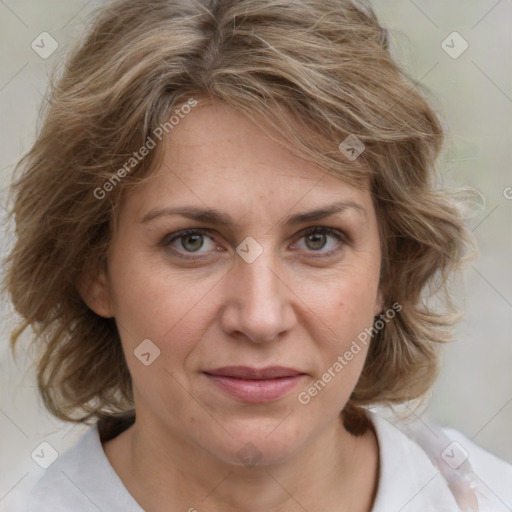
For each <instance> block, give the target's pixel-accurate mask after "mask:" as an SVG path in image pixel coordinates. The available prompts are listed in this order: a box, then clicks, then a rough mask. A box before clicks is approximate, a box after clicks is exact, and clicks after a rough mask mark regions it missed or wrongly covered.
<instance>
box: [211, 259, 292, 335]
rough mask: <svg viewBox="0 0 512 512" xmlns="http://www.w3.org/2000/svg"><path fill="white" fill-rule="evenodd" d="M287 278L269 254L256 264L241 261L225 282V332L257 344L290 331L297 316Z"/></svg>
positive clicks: (223, 319)
mask: <svg viewBox="0 0 512 512" xmlns="http://www.w3.org/2000/svg"><path fill="white" fill-rule="evenodd" d="M285 277H286V276H285V275H284V273H283V272H282V270H281V271H280V270H279V267H278V266H277V265H276V264H275V262H273V261H272V260H271V258H269V257H266V255H265V252H264V253H263V254H262V255H261V256H260V257H259V258H258V259H257V260H256V261H254V262H252V263H247V262H245V261H244V260H242V259H241V258H237V261H236V262H235V264H234V267H233V269H232V270H231V272H230V273H229V276H228V277H227V279H226V280H225V282H224V286H225V288H224V290H225V292H224V293H225V300H224V307H223V309H222V317H221V324H222V329H223V331H224V332H225V333H226V334H229V335H230V336H238V337H240V338H241V337H245V338H248V339H249V340H251V341H252V342H255V343H263V342H269V341H273V340H274V339H275V338H276V337H278V336H279V335H283V334H284V333H286V332H288V331H290V330H291V329H292V327H293V326H294V324H295V323H296V315H295V311H294V307H293V296H294V295H293V292H292V291H291V290H290V289H289V287H288V286H287V284H285V283H286V279H285Z"/></svg>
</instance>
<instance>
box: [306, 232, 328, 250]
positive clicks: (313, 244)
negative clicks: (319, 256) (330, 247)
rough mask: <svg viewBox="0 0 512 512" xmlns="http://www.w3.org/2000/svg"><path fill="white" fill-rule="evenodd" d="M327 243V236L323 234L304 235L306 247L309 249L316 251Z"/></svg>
mask: <svg viewBox="0 0 512 512" xmlns="http://www.w3.org/2000/svg"><path fill="white" fill-rule="evenodd" d="M326 243H327V236H326V235H325V234H324V233H311V234H309V235H306V245H307V246H308V248H309V249H312V250H314V251H318V250H319V249H323V248H324V247H325V244H326Z"/></svg>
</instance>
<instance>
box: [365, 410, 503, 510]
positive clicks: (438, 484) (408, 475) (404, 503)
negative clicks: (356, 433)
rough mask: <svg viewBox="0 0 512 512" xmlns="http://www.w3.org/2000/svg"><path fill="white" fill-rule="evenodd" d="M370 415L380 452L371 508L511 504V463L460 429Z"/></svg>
mask: <svg viewBox="0 0 512 512" xmlns="http://www.w3.org/2000/svg"><path fill="white" fill-rule="evenodd" d="M371 419H372V423H373V425H374V427H375V431H376V434H377V439H378V442H379V451H380V481H379V488H378V492H377V497H376V501H375V507H374V509H373V512H384V511H386V510H393V509H396V510H401V511H402V512H413V511H418V512H419V511H424V510H436V511H447V512H448V511H454V512H455V511H460V510H461V509H462V510H466V509H468V510H469V509H471V510H478V511H479V512H490V511H492V512H499V511H510V510H511V509H512V466H511V465H510V464H508V463H507V462H505V461H502V460H500V459H499V458H498V457H496V456H494V455H492V454H490V453H489V452H487V451H485V450H483V449H482V448H480V447H479V446H478V445H476V444H475V443H474V442H473V441H471V440H470V439H468V438H467V437H466V436H464V435H463V434H461V433H460V432H458V431H456V430H452V429H440V428H438V427H432V426H431V425H427V424H426V423H422V422H416V423H415V424H413V425H412V426H411V424H405V423H402V422H400V421H393V423H391V422H390V421H388V420H386V419H384V418H382V417H380V416H379V415H376V414H372V415H371ZM476 506H478V508H475V507H476ZM468 507H473V508H468Z"/></svg>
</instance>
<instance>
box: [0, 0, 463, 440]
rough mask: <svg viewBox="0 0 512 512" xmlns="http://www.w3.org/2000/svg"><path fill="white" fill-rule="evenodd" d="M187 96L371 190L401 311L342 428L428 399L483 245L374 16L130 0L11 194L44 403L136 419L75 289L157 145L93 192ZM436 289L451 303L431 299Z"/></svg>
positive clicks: (376, 349) (302, 7)
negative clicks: (471, 251) (450, 187)
mask: <svg viewBox="0 0 512 512" xmlns="http://www.w3.org/2000/svg"><path fill="white" fill-rule="evenodd" d="M190 98H196V99H197V100H198V101H201V102H202V101H209V100H211V99H216V100H220V101H223V102H225V103H227V104H229V105H231V106H232V107H234V108H235V109H237V110H238V111H240V112H242V113H244V114H245V115H247V116H248V117H249V118H250V119H252V120H254V121H255V122H257V123H258V124H260V125H261V126H262V127H264V128H265V129H266V130H267V131H268V133H269V134H271V136H272V137H275V139H276V140H280V141H281V142H282V143H283V144H285V145H286V146H287V147H289V148H290V149H291V150H293V151H295V152H296V153H297V154H299V155H301V156H303V157H304V158H307V159H309V160H310V161H312V162H315V163H316V164H318V166H320V167H321V168H322V169H324V170H325V171H326V172H329V173H332V174H334V175H336V176H338V177H339V178H341V179H343V180H345V181H347V182H349V183H351V184H355V185H357V186H360V185H361V184H362V183H363V182H365V181H369V183H370V190H371V194H372V197H373V201H374V204H375V208H376V210H377V215H378V219H379V229H380V234H381V240H382V254H383V258H382V271H381V288H382V290H383V293H384V298H385V307H390V305H391V304H394V303H396V302H397V303H399V304H400V305H401V306H402V309H401V311H400V313H399V314H398V315H397V316H396V317H395V318H394V319H393V321H391V322H389V323H387V324H386V326H385V328H384V329H382V330H380V331H379V332H378V334H376V336H375V337H374V339H373V340H372V343H371V344H370V347H369V352H368V356H367V360H366V363H365V366H364V368H363V371H362V375H361V378H360V380H359V381H358V383H357V386H356V388H355V389H354V392H353V394H352V396H351V399H350V401H349V403H348V404H347V407H346V408H345V411H344V419H345V424H346V426H347V428H349V430H351V431H352V432H354V433H358V432H361V431H363V430H364V428H365V425H364V419H363V418H364V415H363V414H361V411H362V409H361V408H362V406H365V405H368V404H375V403H388V404H389V403H398V402H403V401H406V400H410V399H414V398H418V397H421V396H423V395H424V394H425V393H426V391H427V390H428V389H429V388H430V387H431V385H432V383H433V380H434V378H435V376H436V371H437V364H438V363H437V358H438V356H437V347H438V345H440V344H441V343H443V342H446V341H448V340H449V338H450V327H451V326H452V325H453V324H454V322H455V321H456V320H457V319H458V317H459V315H458V314H457V311H456V310H455V308H454V305H453V302H452V301H451V300H450V293H449V289H448V282H449V280H448V277H449V276H450V275H451V273H452V271H454V270H456V269H457V268H458V267H459V265H460V262H461V257H462V255H463V253H464V251H465V248H466V247H468V246H469V245H470V244H471V237H470V234H469V232H468V230H467V228H466V227H465V226H464V222H463V219H462V216H461V213H460V209H459V208H458V206H457V203H456V202H455V201H454V199H453V197H452V195H451V194H450V193H448V191H446V190H442V189H439V188H436V186H435V183H434V175H435V163H436V160H437V157H438V155H439V153H440V151H441V149H442V145H443V140H444V133H443V129H442V127H441V125H440V122H439V120H438V118H437V116H436V114H435V112H434V111H433V109H432V107H431V106H430V105H429V102H428V101H427V100H426V95H425V94H424V92H423V91H421V90H420V89H419V86H418V85H417V84H415V83H414V82H413V81H412V80H411V79H410V78H409V77H408V76H407V74H406V73H405V72H404V71H403V70H402V69H401V68H400V67H399V66H398V65H397V63H396V62H395V60H394V58H393V56H392V55H391V53H390V48H389V37H388V32H387V31H386V30H385V29H384V28H382V27H381V26H380V24H379V22H378V20H377V18H376V16H375V14H374V11H373V10H372V9H371V7H370V6H369V4H367V3H366V2H363V1H356V0H354V1H350V0H123V1H115V2H113V3H110V4H109V5H108V6H107V7H105V8H103V9H101V10H100V11H99V12H98V13H97V15H96V18H95V19H94V21H93V23H92V25H91V28H90V30H89V32H88V34H87V35H86V37H84V38H83V39H82V40H81V42H80V44H79V45H78V46H77V47H76V48H75V50H74V51H73V52H72V53H71V55H70V56H69V58H68V60H67V61H66V63H65V66H64V68H63V70H62V72H61V73H60V75H59V76H58V77H57V79H55V80H54V81H53V82H52V84H51V85H50V88H49V93H48V98H47V103H46V105H45V111H44V117H43V124H42V127H41V129H40V131H39V134H38V136H37V139H36V141H35V143H34V145H33V147H32V148H31V149H30V151H29V152H28V154H26V155H25V156H24V158H23V159H22V160H21V161H20V163H19V165H18V169H17V172H19V173H20V176H19V177H18V179H17V181H16V183H15V184H14V186H13V187H14V188H13V192H14V202H13V208H12V213H13V215H14V218H15V223H16V235H17V239H16V242H15V245H14V247H13V249H12V251H11V253H10V255H9V256H8V259H7V274H6V278H5V286H6V288H7V290H8V292H9V294H10V296H11V298H12V302H13V304H14V306H15V309H16V310H17V312H18V313H19V314H20V315H21V317H22V322H21V324H20V325H19V327H18V328H17V329H16V330H15V331H14V332H13V333H12V338H11V342H12V345H13V348H14V345H15V343H16V341H17V340H18V338H19V336H20V334H21V332H23V331H24V330H25V329H26V328H27V327H31V328H32V332H33V333H34V336H33V339H34V341H35V342H36V344H37V346H38V348H39V357H38V363H37V371H38V386H39V390H40V393H41V395H42V398H43V400H44V403H45V405H46V406H47V408H48V409H49V410H50V411H51V412H52V413H53V414H54V415H56V416H57V417H59V418H61V419H64V420H70V421H83V422H85V421H87V420H89V419H94V418H106V417H109V416H111V415H115V414H117V413H119V414H121V413H126V412H129V411H132V409H133V396H132V388H131V378H130V374H129V372H128V368H127V365H126V362H125V359H124V355H123V352H122V349H121V343H120V339H119V333H118V331H117V328H116V325H115V321H114V320H113V319H105V318H102V317H100V316H98V315H97V314H95V313H94V312H93V311H91V310H90V309H89V308H88V307H87V306H86V304H85V303H84V301H83V300H82V298H81V296H80V293H79V291H78V286H77V283H78V282H79V279H80V278H81V276H83V275H84V273H87V272H93V271H95V270H97V269H98V268H100V267H101V266H102V265H105V262H106V256H107V254H108V251H109V244H110V235H111V226H112V222H113V221H114V220H115V218H116V212H117V210H118V207H119V204H120V202H121V201H122V199H123V197H124V196H125V194H126V191H127V190H129V189H131V188H133V187H136V186H137V184H138V183H140V182H141V180H144V179H146V178H147V177H149V176H151V174H152V173H153V172H154V171H155V169H157V167H158V165H159V162H160V161H161V157H162V145H161V144H158V145H157V147H156V148H155V149H154V150H153V151H151V152H150V153H149V154H148V155H147V156H146V157H145V158H144V159H143V160H142V161H141V162H140V163H138V164H137V165H136V166H135V168H134V169H133V171H131V172H130V173H129V174H128V175H126V176H123V178H122V179H121V180H118V181H119V183H117V186H115V187H113V189H112V190H111V191H109V193H108V194H106V196H105V197H104V198H103V199H101V200H100V199H98V198H97V196H96V194H94V193H93V192H94V190H97V189H98V187H102V186H103V185H104V183H105V182H106V180H109V179H111V178H112V176H113V175H114V174H115V173H116V171H118V170H119V169H120V168H122V167H123V165H124V164H125V163H126V161H127V160H128V159H129V158H130V157H131V156H132V155H133V152H134V151H135V150H137V149H138V148H140V147H141V146H143V145H144V144H145V142H146V141H147V137H148V136H150V135H151V134H152V133H153V131H154V130H155V128H156V127H158V126H160V125H161V124H162V123H164V122H165V121H167V120H168V119H169V116H170V115H171V114H172V113H173V112H174V111H175V110H176V108H178V107H179V106H180V105H183V104H184V103H185V102H187V101H188V100H190ZM348 135H355V136H356V137H357V138H358V139H359V140H360V141H361V142H362V143H363V144H364V145H365V150H364V152H363V153H362V154H361V155H360V156H359V158H357V160H354V161H349V160H348V159H347V158H346V156H345V155H344V154H343V153H342V152H341V151H340V150H339V149H338V146H339V144H340V143H341V142H342V141H344V140H345V139H346V137H347V136H348ZM433 290H434V291H436V292H439V293H441V294H442V295H443V296H444V299H445V300H444V301H443V303H442V307H439V306H437V307H436V308H434V307H433V306H432V305H430V306H429V305H428V295H429V294H430V293H431V292H432V291H433Z"/></svg>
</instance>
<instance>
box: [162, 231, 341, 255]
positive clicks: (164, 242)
mask: <svg viewBox="0 0 512 512" xmlns="http://www.w3.org/2000/svg"><path fill="white" fill-rule="evenodd" d="M209 233H210V231H208V230H204V229H186V230H184V231H178V232H176V233H170V234H168V235H166V236H165V237H164V239H163V240H162V242H161V245H163V246H164V247H165V248H167V249H169V250H171V251H172V252H173V253H174V254H177V255H178V256H180V257H182V258H184V259H187V260H195V259H202V258H204V257H205V256H204V254H205V253H204V252H202V253H197V255H196V254H195V253H193V252H186V251H185V252H183V251H178V250H176V249H171V248H170V247H169V246H170V245H171V244H172V243H173V242H174V241H176V240H179V239H180V238H184V237H186V236H187V235H202V236H205V237H208V238H210V239H213V237H212V236H210V235H209ZM312 234H324V235H330V236H333V237H334V238H336V239H337V241H338V242H340V243H341V244H342V246H343V245H345V244H347V243H349V242H350V239H349V237H348V236H347V235H346V234H345V233H344V232H342V231H339V230H337V229H333V228H329V227H323V226H315V227H311V228H307V229H306V230H304V231H303V232H302V234H301V236H300V237H299V238H298V240H301V239H303V238H305V237H307V236H308V235H312ZM342 246H341V247H340V246H338V247H337V248H335V249H331V250H329V251H324V250H322V249H320V250H318V251H313V250H311V251H308V252H310V253H312V254H311V255H310V256H308V257H309V258H321V257H326V256H333V255H335V254H337V253H338V252H340V251H341V250H342V249H343V247H342ZM314 253H317V255H315V256H313V254H314ZM184 254H187V256H184Z"/></svg>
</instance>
